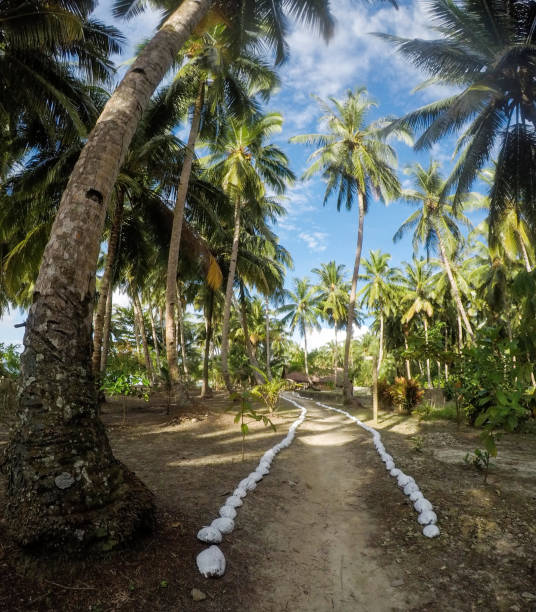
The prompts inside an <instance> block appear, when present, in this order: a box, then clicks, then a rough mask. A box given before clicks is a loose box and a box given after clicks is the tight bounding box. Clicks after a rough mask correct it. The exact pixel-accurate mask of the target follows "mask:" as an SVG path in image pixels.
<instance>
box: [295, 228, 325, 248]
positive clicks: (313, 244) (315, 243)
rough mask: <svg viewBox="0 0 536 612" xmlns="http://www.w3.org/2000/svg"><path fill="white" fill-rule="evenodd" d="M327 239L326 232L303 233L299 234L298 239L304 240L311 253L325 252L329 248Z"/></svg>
mask: <svg viewBox="0 0 536 612" xmlns="http://www.w3.org/2000/svg"><path fill="white" fill-rule="evenodd" d="M327 237H328V234H326V233H325V232H301V233H300V234H298V238H300V240H303V242H305V243H306V244H307V246H308V247H309V249H311V251H325V250H326V249H327V248H328V247H327V244H326V239H327Z"/></svg>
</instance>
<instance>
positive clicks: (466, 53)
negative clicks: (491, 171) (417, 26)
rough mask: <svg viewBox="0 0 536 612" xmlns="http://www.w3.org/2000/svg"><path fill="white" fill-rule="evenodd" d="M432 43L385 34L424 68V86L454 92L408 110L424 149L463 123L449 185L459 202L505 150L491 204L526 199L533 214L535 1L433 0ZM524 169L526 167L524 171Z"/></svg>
mask: <svg viewBox="0 0 536 612" xmlns="http://www.w3.org/2000/svg"><path fill="white" fill-rule="evenodd" d="M426 6H427V9H428V11H429V13H430V18H431V19H432V20H433V22H434V29H435V31H436V32H439V34H440V37H439V38H436V39H433V40H422V39H413V40H412V39H404V38H399V37H396V36H391V35H385V34H383V35H380V36H383V37H384V38H386V39H388V40H390V41H391V42H393V43H394V44H395V45H396V46H397V48H398V51H399V52H400V53H402V54H403V55H404V56H406V57H407V58H408V59H409V60H410V61H411V62H412V63H413V64H414V65H416V66H417V67H419V68H421V69H422V70H424V71H425V72H426V73H427V74H428V75H429V77H430V79H429V80H428V81H427V82H426V83H425V84H424V85H431V84H434V85H437V84H439V85H444V86H447V87H450V88H455V90H456V91H455V93H453V94H450V95H449V96H448V97H446V98H443V99H441V100H438V101H437V102H433V103H431V104H428V105H426V106H423V107H421V108H419V109H418V110H416V111H414V112H412V113H409V114H408V115H406V116H405V117H404V118H403V119H402V120H401V122H402V123H403V124H405V125H409V126H411V127H414V128H415V129H419V130H421V131H422V134H421V136H420V138H419V139H418V140H417V142H416V145H415V146H416V148H417V149H424V148H429V147H430V146H431V145H432V144H434V143H435V142H437V141H438V140H439V139H440V138H442V137H444V136H446V135H448V134H451V133H452V132H457V131H459V130H461V129H462V128H463V132H462V134H461V136H460V138H459V141H458V147H457V151H458V152H459V159H458V161H457V163H456V165H455V168H454V170H453V172H452V174H451V177H450V178H449V180H448V181H447V182H446V183H445V185H444V188H445V190H447V191H448V189H449V188H450V186H451V185H452V184H454V183H455V184H456V186H457V188H456V194H455V198H454V204H455V205H457V204H459V203H460V202H461V199H462V197H463V195H464V193H465V192H466V191H468V189H469V188H470V186H471V183H472V182H473V180H474V179H475V178H476V176H477V173H478V171H479V170H480V169H481V168H482V167H483V166H484V164H485V163H486V161H487V160H488V159H489V157H490V156H491V155H492V153H494V152H495V151H497V150H498V158H497V172H496V173H495V177H494V180H493V185H492V187H491V190H490V202H491V208H492V209H494V208H497V209H501V208H502V207H503V206H504V205H507V203H508V201H510V200H514V201H519V202H524V203H525V204H526V205H527V207H528V209H527V210H528V211H529V212H530V214H531V215H532V218H534V217H533V212H534V209H533V207H532V202H534V200H535V195H536V194H535V187H534V184H533V181H532V174H533V172H532V171H533V169H534V166H535V159H536V130H535V125H536V107H535V103H536V88H535V87H534V82H533V81H534V78H533V75H534V62H535V60H536V50H535V46H534V43H535V41H536V31H535V28H534V18H533V15H532V5H531V4H530V3H527V2H524V1H522V0H496V1H494V2H487V1H478V2H474V1H472V0H460V1H459V2H454V1H453V0H430V1H428V2H426ZM522 168H523V169H525V171H520V169H522Z"/></svg>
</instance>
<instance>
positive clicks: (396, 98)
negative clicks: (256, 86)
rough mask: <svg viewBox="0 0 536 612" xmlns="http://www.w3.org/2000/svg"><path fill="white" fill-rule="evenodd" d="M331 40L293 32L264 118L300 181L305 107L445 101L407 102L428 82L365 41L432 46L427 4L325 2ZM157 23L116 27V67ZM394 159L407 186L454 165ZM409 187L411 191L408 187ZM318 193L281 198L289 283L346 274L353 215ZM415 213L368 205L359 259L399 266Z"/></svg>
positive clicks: (5, 332) (147, 17) (310, 122)
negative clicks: (372, 257) (271, 118)
mask: <svg viewBox="0 0 536 612" xmlns="http://www.w3.org/2000/svg"><path fill="white" fill-rule="evenodd" d="M110 6H111V2H104V1H103V2H101V3H100V5H99V7H98V9H97V12H96V13H97V15H98V16H99V17H100V18H102V19H103V21H106V22H108V23H110V22H112V21H113V20H112V19H111V12H110ZM332 8H333V12H334V15H335V18H336V22H337V24H336V31H335V35H334V37H333V39H332V40H331V41H330V42H329V44H327V45H326V44H325V43H324V41H323V40H322V39H321V38H320V37H319V36H318V35H316V34H315V33H313V32H311V31H310V30H308V29H307V28H305V27H301V26H297V27H295V28H294V30H293V32H292V33H291V35H290V38H289V45H290V59H289V60H288V61H287V62H286V63H285V64H284V65H283V66H281V68H280V77H281V81H282V84H281V89H280V91H279V92H278V93H277V94H276V95H274V96H273V98H272V100H271V101H270V103H269V105H268V107H267V110H271V111H279V112H281V113H282V114H283V116H284V120H285V124H284V128H283V132H282V133H281V134H279V135H277V136H276V137H275V139H274V140H275V141H276V142H277V143H278V145H279V146H281V147H282V148H283V149H284V150H285V152H286V153H287V155H288V156H289V158H290V161H291V166H292V168H293V170H294V172H295V173H296V175H297V176H300V175H301V174H302V172H303V170H304V169H305V167H306V161H307V157H308V155H309V153H310V152H311V150H309V149H307V148H306V147H304V146H303V145H297V144H289V143H288V139H289V138H290V137H291V136H293V135H295V134H299V133H307V132H316V131H318V129H319V127H318V118H319V116H320V114H321V111H320V109H319V107H318V105H317V103H316V102H315V101H314V100H313V99H312V98H311V94H316V95H318V96H320V97H322V98H326V97H328V96H335V97H341V96H342V95H344V93H345V91H346V90H347V89H349V88H350V89H354V88H355V87H356V86H366V88H367V89H368V91H369V93H370V95H371V96H372V97H373V98H374V99H375V100H376V101H377V103H378V109H377V111H376V112H375V114H374V115H372V116H371V119H374V118H377V117H380V116H386V115H398V116H400V115H401V114H404V113H405V112H407V111H409V110H412V109H415V108H417V107H419V106H421V105H423V104H426V103H428V102H431V101H433V100H436V99H438V98H439V97H440V96H442V95H444V94H445V93H446V92H445V91H444V90H441V89H439V88H437V87H432V88H428V89H427V90H424V91H421V92H417V93H412V90H413V89H414V88H415V86H416V85H418V84H419V83H420V82H421V81H423V80H424V78H425V75H423V74H422V73H419V72H418V71H417V70H416V69H414V68H413V67H412V66H411V65H410V64H409V63H407V62H406V61H405V60H404V59H403V58H402V57H401V56H398V55H397V54H395V52H394V50H393V48H392V47H391V46H390V45H389V44H388V43H386V42H384V41H383V40H380V39H378V38H376V37H374V36H371V35H370V33H371V32H389V33H393V34H397V35H399V36H404V37H410V38H414V37H418V38H433V36H434V35H433V32H432V31H431V30H430V29H429V27H428V25H427V20H426V11H425V5H424V4H423V3H420V2H403V3H402V4H401V6H400V8H399V9H398V10H396V9H394V8H393V7H392V6H391V5H390V4H388V3H387V2H385V3H377V4H375V5H374V6H370V5H368V4H365V3H360V2H358V1H357V0H355V1H353V2H352V1H350V0H332ZM158 21H159V15H158V14H157V13H156V12H152V11H148V12H146V13H145V14H143V15H141V16H138V17H137V18H136V19H134V20H132V21H129V22H115V25H117V27H118V28H119V29H120V30H121V31H122V32H123V33H124V34H125V36H126V37H127V39H128V43H129V44H128V48H127V49H126V50H125V52H124V53H123V55H122V56H121V57H120V58H118V62H119V63H121V62H125V61H127V60H128V59H129V58H131V57H132V55H133V49H134V47H135V45H136V44H137V43H139V42H141V41H142V40H143V39H144V38H145V37H147V36H149V35H150V34H151V32H152V31H154V29H155V27H156V25H157V23H158ZM395 148H396V149H397V152H398V156H399V169H400V172H401V181H402V182H404V181H405V180H407V178H406V177H405V176H404V175H403V174H402V169H403V168H404V166H406V165H407V164H410V163H412V162H414V161H419V162H420V163H422V164H423V165H424V164H428V162H429V160H430V157H432V158H433V159H436V160H438V161H440V162H441V164H442V167H443V169H444V170H445V171H447V170H448V169H449V167H450V164H451V155H452V151H453V140H449V141H445V142H442V143H440V144H439V145H438V146H435V147H434V149H433V150H432V151H429V152H425V153H419V154H417V153H415V152H414V151H413V150H412V149H411V148H410V147H408V146H406V145H403V144H398V143H396V144H395ZM408 186H409V185H408ZM323 193H324V185H323V183H322V181H321V180H320V179H316V180H311V181H308V182H305V183H304V182H301V181H298V182H297V183H296V185H295V186H294V187H292V188H291V189H290V191H289V192H288V194H287V202H286V206H287V209H288V215H287V216H286V217H285V218H284V219H283V220H282V221H281V223H280V224H279V227H278V228H277V230H276V231H277V232H278V234H279V235H280V239H281V243H282V244H283V245H284V246H285V247H286V248H287V249H288V250H289V251H290V252H291V254H292V256H293V258H294V264H295V268H294V270H293V271H290V272H289V281H290V280H291V279H292V278H293V277H294V276H299V277H302V276H305V275H308V276H311V272H310V271H311V269H312V268H314V267H317V266H319V264H320V263H322V262H327V261H329V260H335V261H336V262H337V263H342V264H345V265H346V266H347V269H348V274H349V275H350V273H351V269H352V267H353V260H354V251H355V243H356V237H357V210H352V211H350V212H347V211H345V210H344V211H341V212H339V213H338V212H337V210H336V206H335V202H334V201H332V202H328V204H327V205H326V206H325V207H324V206H323V205H322V202H323ZM411 211H412V209H411V208H410V207H408V206H407V205H405V204H403V203H401V202H393V203H391V204H390V205H389V206H387V207H386V206H384V205H382V204H381V203H379V202H373V204H372V206H371V207H370V210H369V212H368V214H367V216H366V219H365V230H364V245H363V254H364V256H367V255H368V252H369V250H371V249H381V250H382V251H385V252H388V253H391V255H392V264H393V265H398V264H400V263H401V262H402V261H404V260H408V259H410V258H411V256H412V247H411V244H410V239H409V238H407V239H404V240H402V241H401V242H399V243H398V244H396V245H395V244H393V240H392V237H393V234H394V233H395V231H396V230H397V228H398V227H399V226H400V224H401V223H402V221H403V220H404V219H405V218H407V216H409V214H410V213H411ZM20 319H21V316H20V315H19V314H18V313H12V314H11V315H8V316H7V317H5V318H4V320H3V321H0V342H21V340H22V330H14V329H13V327H12V326H13V322H14V321H19V320H20ZM331 333H332V332H329V331H328V330H325V331H323V332H321V333H319V334H317V335H316V337H315V338H313V339H312V345H313V346H317V345H319V344H320V343H321V342H324V341H326V340H328V339H331Z"/></svg>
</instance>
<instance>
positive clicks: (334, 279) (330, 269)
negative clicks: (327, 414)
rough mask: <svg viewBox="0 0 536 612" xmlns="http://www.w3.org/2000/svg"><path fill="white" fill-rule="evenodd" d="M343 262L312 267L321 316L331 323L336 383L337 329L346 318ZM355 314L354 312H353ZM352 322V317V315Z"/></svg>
mask: <svg viewBox="0 0 536 612" xmlns="http://www.w3.org/2000/svg"><path fill="white" fill-rule="evenodd" d="M345 267H346V266H345V265H344V264H339V265H337V264H336V263H335V262H334V261H330V262H328V263H327V264H325V263H323V264H320V268H313V270H312V272H313V274H316V275H317V276H318V285H317V287H316V288H317V290H318V300H319V306H320V309H321V312H322V317H323V318H324V319H325V320H326V321H327V322H328V324H329V325H333V328H334V332H335V343H334V345H333V377H334V378H333V382H334V384H335V385H336V384H337V366H338V344H337V330H338V329H341V326H342V325H343V322H344V321H347V320H348V308H349V300H348V289H349V287H348V282H347V280H346V274H345V272H344V269H345ZM354 314H355V313H354ZM352 324H353V317H352Z"/></svg>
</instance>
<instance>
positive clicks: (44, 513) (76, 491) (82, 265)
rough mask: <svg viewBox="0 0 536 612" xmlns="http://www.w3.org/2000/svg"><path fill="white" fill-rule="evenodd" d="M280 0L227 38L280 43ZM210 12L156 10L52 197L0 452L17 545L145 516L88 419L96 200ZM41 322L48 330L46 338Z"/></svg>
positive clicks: (299, 2)
mask: <svg viewBox="0 0 536 612" xmlns="http://www.w3.org/2000/svg"><path fill="white" fill-rule="evenodd" d="M146 5H147V3H146V2H145V1H141V0H140V1H138V0H132V1H130V0H118V1H117V3H116V8H119V9H121V10H124V12H128V11H129V10H131V12H136V9H140V8H143V7H144V6H146ZM282 5H283V3H282V2H280V1H278V2H272V3H270V5H269V6H267V5H262V6H261V5H259V4H258V3H257V2H254V3H253V2H252V3H251V4H245V5H242V6H241V7H240V8H241V10H240V12H239V13H232V14H231V15H228V16H226V17H230V19H229V20H230V21H231V22H233V24H238V28H237V41H239V39H240V28H241V26H242V25H243V23H241V19H240V17H241V16H243V18H244V19H247V20H248V21H249V22H250V23H251V22H253V23H252V25H254V26H265V30H266V34H267V36H268V37H269V40H271V41H277V42H279V43H280V45H279V46H280V47H281V46H282V47H284V36H285V33H286V29H285V28H284V27H283V28H278V27H277V25H278V24H279V23H281V21H283V25H285V23H284V22H285V18H284V17H283V16H282V15H283V13H282ZM230 6H234V5H230ZM284 6H285V8H286V9H288V10H289V13H290V14H292V13H294V14H295V15H296V16H297V17H298V18H299V19H300V20H304V21H308V22H309V23H312V24H316V25H320V26H323V33H325V34H329V32H330V31H331V27H332V21H331V16H330V13H329V8H328V6H327V3H326V2H309V1H303V0H292V1H291V2H285V3H284ZM211 7H212V2H211V0H185V1H184V2H182V3H181V4H180V5H179V6H178V7H175V6H174V7H173V8H172V9H171V11H172V12H170V13H169V14H168V15H166V17H165V22H164V24H163V25H162V27H161V28H160V29H159V31H158V32H157V33H156V34H155V36H154V37H153V38H152V40H151V41H150V42H149V43H148V44H147V45H146V46H145V47H144V50H143V52H142V53H141V54H140V55H139V56H138V58H137V59H136V61H135V62H134V63H133V64H132V66H131V67H130V69H129V70H128V72H127V73H126V75H125V77H124V78H123V80H122V81H121V83H120V84H119V86H118V87H117V89H116V90H115V92H114V94H113V95H112V96H111V97H110V99H109V100H108V102H107V104H106V106H105V108H104V110H103V112H102V113H101V115H100V117H99V119H98V121H97V123H96V125H95V127H94V128H93V130H92V131H91V133H90V135H89V137H88V139H87V141H86V143H85V146H84V148H83V150H82V152H81V154H80V157H79V158H78V161H77V163H76V164H75V166H74V169H73V171H72V173H71V177H70V180H69V182H68V184H67V187H66V189H65V191H64V192H63V196H62V198H61V202H60V206H59V210H58V213H57V215H56V218H55V221H54V225H53V227H52V231H51V235H50V239H49V241H48V244H47V246H46V248H45V252H44V255H43V259H42V264H41V267H40V271H39V276H38V278H37V281H36V285H35V293H34V298H35V299H34V301H33V303H32V306H31V309H30V312H29V316H28V320H27V325H26V331H25V338H24V345H25V352H24V354H23V357H22V361H23V366H22V371H23V375H22V388H23V392H22V393H21V395H20V399H19V405H20V406H21V414H24V415H25V418H24V420H22V419H21V421H20V422H19V424H18V426H17V428H16V430H15V431H14V432H13V435H12V437H11V442H10V444H9V446H8V448H7V455H6V458H7V469H8V471H9V482H10V486H9V489H8V498H9V508H10V509H12V511H9V512H8V517H7V518H8V522H9V523H10V526H11V527H12V531H13V533H14V534H15V536H16V537H17V539H18V540H19V541H20V542H22V543H24V544H27V545H29V544H37V543H40V544H42V545H46V544H49V545H51V546H52V547H53V548H56V549H57V548H58V547H61V549H62V551H63V552H64V553H68V552H69V550H81V549H88V548H102V547H104V546H107V547H108V548H112V547H114V546H117V545H121V544H123V543H124V542H126V541H127V540H128V539H130V538H131V537H132V535H133V534H134V533H135V532H136V531H137V530H139V529H140V528H142V527H148V526H150V524H151V523H152V520H153V516H154V508H153V500H152V496H151V494H150V493H149V491H148V490H147V489H146V488H145V487H144V486H143V485H142V484H141V482H140V481H139V480H138V479H137V478H136V477H135V476H134V475H133V474H132V473H131V472H129V471H128V470H127V469H126V468H125V467H124V466H123V464H121V463H120V462H119V461H117V460H115V459H114V457H113V454H112V452H111V449H110V446H109V443H108V440H107V437H106V434H105V431H104V428H103V426H102V424H101V423H100V421H99V420H98V418H97V416H96V407H97V397H96V393H95V389H94V383H93V378H92V373H91V367H90V361H89V358H88V355H89V354H90V346H91V322H92V316H91V315H92V306H93V303H94V291H95V272H96V267H97V260H98V255H99V248H100V242H101V237H102V231H103V227H104V222H105V217H106V208H107V204H108V201H109V198H110V194H111V192H112V190H113V187H114V185H115V182H116V179H117V176H118V174H119V170H120V167H121V164H122V162H123V160H124V158H125V155H126V153H127V151H128V148H129V146H130V143H131V140H132V137H133V135H134V132H135V130H136V127H137V124H138V121H139V119H140V118H141V116H142V114H143V112H144V110H145V109H146V107H147V104H148V102H149V100H150V98H151V96H152V94H153V92H154V90H155V88H156V87H157V86H158V84H159V83H160V82H161V80H162V79H163V77H164V76H165V74H166V73H167V71H168V69H169V68H170V66H171V65H172V63H173V61H174V59H175V57H176V54H177V52H178V51H179V50H180V48H181V47H182V45H183V44H184V43H185V42H186V40H187V39H188V38H189V37H190V35H191V34H192V32H193V31H194V29H195V28H196V27H197V26H198V25H199V24H200V22H201V20H202V18H203V17H204V16H206V15H207V13H208V11H209V9H210V8H211ZM218 8H219V9H221V10H223V8H224V7H223V5H218ZM233 17H234V19H233ZM224 18H225V17H224ZM252 29H253V30H254V31H258V29H259V28H258V27H254V28H252ZM283 50H284V49H283ZM42 329H47V337H46V338H44V337H43V334H42V332H41V330H42ZM30 406H31V409H30ZM45 423H46V425H45ZM51 432H53V433H51ZM44 437H46V440H45V439H44ZM67 441H68V443H67ZM44 446H46V447H47V448H48V449H51V450H50V454H47V456H43V454H42V453H32V452H31V449H32V448H34V447H40V448H42V447H44ZM68 448H69V449H70V450H75V452H74V453H72V452H67V449H68ZM80 462H82V463H80ZM75 465H78V466H80V465H83V466H84V470H85V471H84V473H85V474H88V478H82V479H80V480H74V477H72V476H69V478H67V476H65V475H66V474H68V472H67V470H69V472H71V471H72V472H73V473H76V472H75V470H76V469H78V468H76V467H75ZM60 476H61V478H60V479H59V480H56V482H55V479H57V478H59V477H60ZM57 482H59V483H60V484H61V485H62V486H61V487H60V486H57ZM73 483H76V485H74V484H73ZM63 485H65V487H64V486H63ZM51 508H54V511H53V512H52V511H51ZM125 517H128V520H125Z"/></svg>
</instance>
